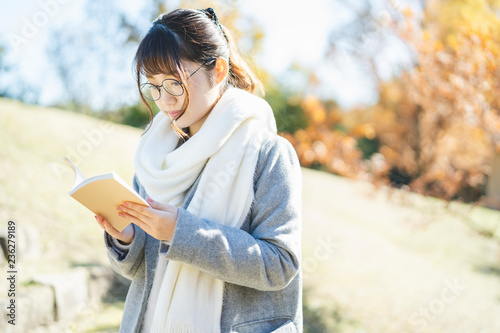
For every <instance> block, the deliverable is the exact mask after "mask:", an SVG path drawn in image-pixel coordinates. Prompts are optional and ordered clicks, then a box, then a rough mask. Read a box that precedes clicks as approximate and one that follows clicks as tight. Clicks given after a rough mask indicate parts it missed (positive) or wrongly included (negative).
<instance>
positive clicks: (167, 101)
mask: <svg viewBox="0 0 500 333" xmlns="http://www.w3.org/2000/svg"><path fill="white" fill-rule="evenodd" d="M160 101H161V103H162V104H163V105H174V104H176V103H177V97H175V96H172V95H170V94H169V93H168V92H166V91H165V90H162V92H161V96H160Z"/></svg>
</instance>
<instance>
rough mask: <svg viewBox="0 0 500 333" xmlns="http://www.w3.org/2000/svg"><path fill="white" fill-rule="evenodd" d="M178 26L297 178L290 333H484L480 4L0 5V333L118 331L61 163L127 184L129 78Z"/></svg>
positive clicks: (494, 206) (488, 324) (107, 273)
mask: <svg viewBox="0 0 500 333" xmlns="http://www.w3.org/2000/svg"><path fill="white" fill-rule="evenodd" d="M178 7H186V8H199V9H202V8H207V7H213V8H214V9H215V10H216V12H217V14H218V16H219V20H220V22H221V23H222V24H223V25H224V26H226V27H227V28H229V29H230V30H232V31H233V32H234V34H235V35H236V36H237V39H238V43H239V46H240V49H241V51H242V53H243V55H244V56H245V58H246V59H247V60H248V61H249V62H250V64H251V66H252V67H253V69H254V70H255V71H256V72H257V74H258V76H259V78H260V79H261V80H262V81H263V83H264V86H265V96H263V97H264V98H265V99H266V100H267V101H268V102H269V103H270V105H271V106H272V108H273V111H274V113H275V117H276V120H277V124H278V131H279V134H280V135H282V136H284V137H285V138H286V139H288V140H289V141H290V142H291V143H292V144H293V146H294V148H295V149H296V151H297V154H298V156H299V159H300V162H301V164H302V166H303V176H304V179H303V184H304V193H303V205H304V213H303V254H302V255H303V258H302V262H303V270H304V298H303V302H304V331H305V332H358V333H361V332H454V333H455V332H471V333H472V332H481V333H486V332H500V247H499V241H500V213H499V211H498V210H499V209H500V113H499V110H500V101H499V98H498V92H499V89H500V67H499V64H500V58H499V56H500V1H499V0H429V1H416V0H414V1H410V0H408V1H404V0H353V1H340V0H309V1H307V2H304V1H298V0H288V1H284V0H278V1H264V0H253V1H237V0H227V1H202V0H198V1H195V0H192V1H188V0H178V1H173V0H166V1H158V0H143V1H132V0H124V1H116V0H109V1H97V0H38V1H34V0H29V1H28V0H26V1H23V2H10V3H4V4H2V11H1V12H0V121H1V122H0V126H1V131H0V157H1V158H0V171H1V172H0V226H1V230H0V240H1V239H4V240H5V238H7V236H8V233H7V230H8V225H9V224H8V222H9V221H14V222H15V225H16V239H17V253H16V255H17V256H18V267H17V268H18V276H17V277H18V278H17V293H16V297H17V299H16V300H17V303H18V313H17V315H18V320H19V323H18V325H16V327H14V326H13V325H9V324H8V323H7V321H6V319H5V318H8V317H6V315H4V316H2V318H0V331H2V332H3V331H7V332H117V331H118V326H119V323H120V320H121V312H122V309H123V303H124V297H125V295H126V291H127V288H128V285H129V282H128V281H126V280H124V279H122V278H120V277H119V276H117V275H116V274H114V273H113V272H112V271H111V269H110V267H109V263H108V261H107V256H106V251H105V249H104V245H103V239H102V232H101V230H100V229H99V227H98V225H97V224H96V223H95V222H94V220H93V216H92V214H91V213H89V212H88V211H86V210H85V208H83V207H81V206H80V205H79V204H77V203H76V202H75V201H74V200H73V199H71V198H70V197H69V196H68V195H67V192H68V191H69V190H70V189H71V187H72V184H73V180H74V175H73V174H72V171H71V170H70V169H69V168H68V167H67V166H66V165H65V164H64V162H63V160H62V158H63V157H64V156H68V157H69V158H70V159H72V161H73V162H74V163H75V164H76V165H77V166H78V168H79V169H80V170H81V171H82V172H83V173H84V174H85V175H86V176H92V175H95V174H99V173H104V172H109V171H115V172H117V173H118V174H119V175H120V176H121V177H122V178H124V179H125V180H127V181H128V182H129V183H131V180H132V177H133V172H134V170H133V155H134V152H135V148H136V146H137V143H138V141H139V139H140V135H141V133H142V131H143V130H144V128H145V126H146V125H147V123H148V121H149V114H148V112H147V109H146V107H145V106H144V105H143V104H141V103H142V102H140V99H139V96H138V92H137V88H136V86H135V81H134V78H133V70H132V60H133V57H134V53H135V50H136V49H137V46H138V44H139V42H140V40H141V38H142V36H144V35H145V33H146V32H147V30H148V29H149V27H150V25H151V22H152V21H153V20H154V19H155V18H156V17H157V16H158V15H159V14H160V13H163V12H166V11H170V10H173V9H175V8H178ZM155 111H157V110H155ZM1 244H5V241H4V242H3V243H1ZM2 246H3V245H2ZM7 251H8V250H7V249H6V248H5V247H4V252H7ZM0 265H1V266H2V267H3V271H4V272H5V275H7V270H8V269H7V260H6V259H5V258H2V261H0ZM2 274H3V273H2ZM0 281H1V284H0V288H1V290H0V305H2V306H1V309H2V310H0V311H3V312H5V314H7V310H6V305H7V304H9V303H8V302H9V298H7V290H8V289H9V288H8V285H7V281H6V280H5V279H4V278H0ZM4 291H5V292H4ZM4 305H5V306H4ZM4 328H5V330H4Z"/></svg>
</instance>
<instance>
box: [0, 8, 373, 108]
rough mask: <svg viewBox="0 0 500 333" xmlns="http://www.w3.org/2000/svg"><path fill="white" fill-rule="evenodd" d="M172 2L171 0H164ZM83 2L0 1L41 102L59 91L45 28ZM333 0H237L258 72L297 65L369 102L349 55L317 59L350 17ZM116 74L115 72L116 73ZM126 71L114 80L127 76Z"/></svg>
mask: <svg viewBox="0 0 500 333" xmlns="http://www.w3.org/2000/svg"><path fill="white" fill-rule="evenodd" d="M374 1H375V0H374ZM173 2H175V0H172V1H169V4H172V3H173ZM119 3H120V6H121V7H122V8H124V9H125V10H126V11H127V13H128V14H129V15H130V16H131V17H134V16H137V15H140V10H141V5H142V4H141V1H137V0H122V1H120V2H119ZM83 4H84V0H23V1H22V2H13V1H12V2H8V3H6V4H3V10H2V11H1V12H0V38H2V39H3V40H4V41H5V40H6V41H7V42H8V44H9V45H10V46H11V47H13V48H14V49H15V51H16V52H15V62H16V63H17V64H19V70H20V72H21V73H20V75H22V76H23V77H25V78H27V80H28V81H30V82H34V83H35V84H39V83H43V84H44V91H43V93H42V95H41V96H40V101H39V102H40V103H41V104H50V103H51V102H52V101H53V100H54V99H55V98H56V97H55V96H57V94H58V92H59V93H60V91H61V89H64V87H61V86H60V83H58V82H56V78H55V77H53V76H51V75H50V73H51V70H52V69H51V66H50V62H51V59H47V57H46V55H44V52H43V48H44V45H45V42H46V41H47V37H48V35H49V33H48V32H49V31H50V30H51V28H52V27H57V26H58V25H61V24H64V23H65V22H67V20H68V19H70V20H79V19H81V18H80V17H79V16H81V15H79V13H81V12H82V10H83ZM335 4H336V2H335V1H331V0H308V1H304V0H273V1H269V0H252V1H240V2H239V6H240V8H241V10H242V12H243V13H245V15H249V16H252V17H253V18H254V20H255V21H256V22H257V23H258V24H259V25H261V26H262V28H263V30H264V32H265V37H264V41H263V47H262V53H261V54H259V56H258V57H257V58H256V61H257V64H258V65H259V66H261V67H262V68H263V69H264V70H266V71H267V72H269V73H271V74H272V75H274V76H283V75H286V72H287V70H288V69H289V68H290V66H291V65H292V64H293V63H300V64H301V66H303V67H305V68H314V69H318V72H319V76H320V77H322V78H323V79H324V81H325V82H326V84H324V85H323V87H322V93H323V94H324V95H325V96H331V98H333V99H336V100H337V101H338V102H339V104H340V105H342V106H344V107H346V108H348V107H352V106H354V105H356V104H363V103H372V102H375V101H376V97H377V96H376V92H374V91H373V89H372V88H370V85H369V84H368V83H367V81H366V77H364V76H363V73H362V72H360V71H359V69H357V68H356V66H353V64H352V63H351V62H350V61H349V59H340V61H339V63H338V66H336V67H332V66H331V65H325V64H324V63H323V58H324V54H325V52H326V48H327V41H328V34H329V33H330V31H332V29H334V28H335V27H336V26H338V25H339V24H342V23H344V22H347V21H349V20H350V19H352V14H351V13H350V12H349V11H347V10H346V9H345V8H344V7H340V6H339V5H335ZM25 8H29V10H27V11H26V9H25ZM222 23H223V22H222ZM25 37H26V38H25ZM129 56H130V57H132V56H133V54H132V53H131V54H130V55H129ZM89 70H91V69H89ZM123 72H124V73H126V75H128V77H129V79H130V80H131V82H130V87H134V86H133V84H134V82H133V79H132V77H131V75H129V73H130V71H129V68H126V69H125V70H124V71H123ZM121 74H123V73H121ZM121 74H119V73H117V74H116V75H117V76H118V77H120V76H119V75H121ZM126 75H125V76H123V77H120V79H119V80H120V81H123V80H128V78H127V76H126ZM0 79H1V78H0ZM45 87H46V88H45ZM134 88H135V87H134Z"/></svg>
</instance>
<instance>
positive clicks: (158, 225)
mask: <svg viewBox="0 0 500 333" xmlns="http://www.w3.org/2000/svg"><path fill="white" fill-rule="evenodd" d="M147 202H148V203H149V205H150V206H151V207H147V206H144V205H140V204H137V203H134V202H130V201H126V202H124V203H122V204H121V205H119V206H117V207H116V209H117V210H119V211H120V213H119V215H120V216H121V217H124V218H125V219H126V220H127V221H129V222H131V223H133V224H135V225H137V226H138V227H140V228H141V229H142V230H144V231H145V232H146V233H148V234H149V235H151V236H152V237H154V238H156V239H159V240H165V241H171V240H172V238H174V231H175V225H176V223H177V207H176V206H173V205H165V204H161V203H159V202H156V201H154V200H153V199H151V198H150V197H148V198H147Z"/></svg>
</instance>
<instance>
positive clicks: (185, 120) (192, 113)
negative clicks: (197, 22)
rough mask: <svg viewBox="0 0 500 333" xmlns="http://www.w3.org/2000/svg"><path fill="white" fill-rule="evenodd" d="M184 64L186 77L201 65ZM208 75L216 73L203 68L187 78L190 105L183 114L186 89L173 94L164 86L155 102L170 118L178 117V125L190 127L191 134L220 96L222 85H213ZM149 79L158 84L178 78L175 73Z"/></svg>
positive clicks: (199, 126)
mask: <svg viewBox="0 0 500 333" xmlns="http://www.w3.org/2000/svg"><path fill="white" fill-rule="evenodd" d="M182 65H183V67H184V70H185V71H186V73H185V74H186V77H189V76H190V75H191V73H193V72H194V71H196V69H198V68H199V67H200V64H196V63H192V62H182ZM208 75H214V74H213V73H211V72H207V71H205V70H204V68H201V69H200V70H198V71H197V72H196V73H195V74H194V75H193V76H191V77H189V78H188V79H187V87H185V89H184V90H186V88H187V89H188V90H189V106H188V108H187V109H186V111H185V112H184V114H183V115H182V116H180V115H181V112H182V109H183V106H184V101H185V99H186V96H187V94H186V92H185V91H184V94H182V95H181V96H172V95H170V94H169V93H167V92H166V91H165V90H164V89H163V88H162V89H161V97H160V99H159V100H157V101H156V102H155V103H156V105H157V106H158V108H159V109H160V110H161V111H162V112H164V113H165V114H166V115H167V116H168V117H170V119H176V125H177V127H179V128H186V127H189V132H190V135H194V134H195V133H196V132H198V130H199V129H200V128H201V125H203V122H204V121H205V119H206V118H207V117H208V115H209V113H210V111H211V110H212V108H213V107H214V105H215V104H216V103H217V99H218V97H219V91H220V87H219V85H212V84H211V83H210V80H209V78H208ZM147 79H148V81H149V82H150V83H152V84H155V85H158V86H159V85H161V84H162V82H163V80H165V79H176V80H177V78H176V77H174V76H173V75H166V74H158V75H154V76H152V77H148V78H147ZM179 116H180V117H179Z"/></svg>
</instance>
